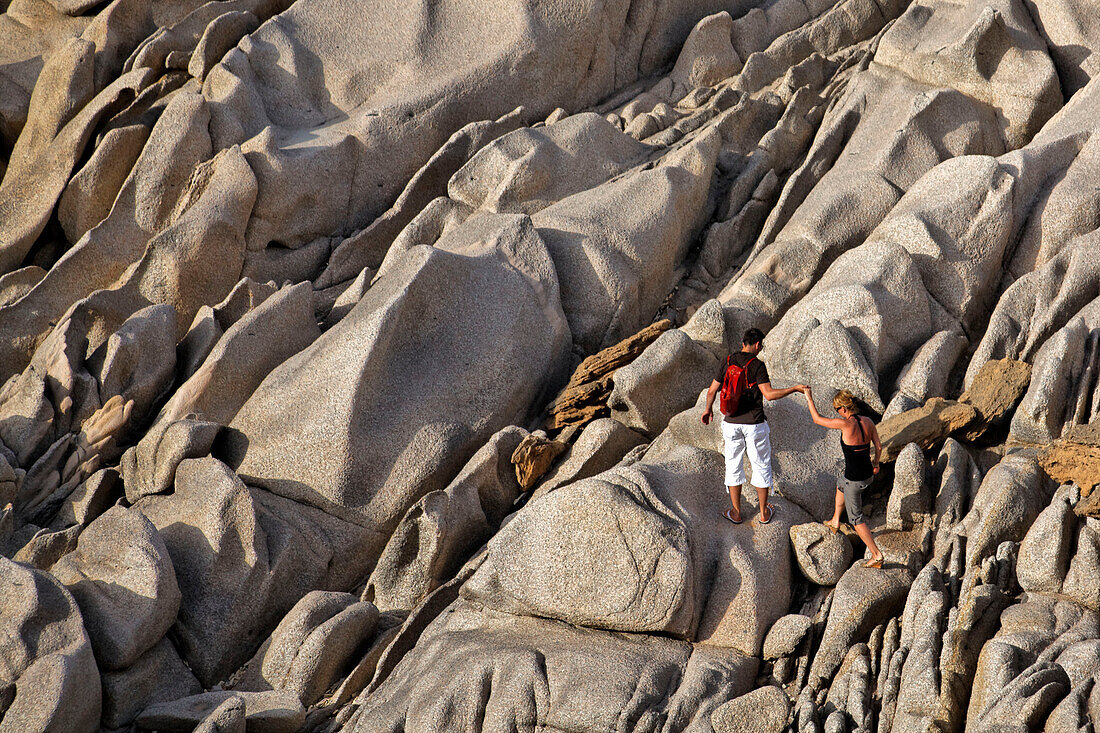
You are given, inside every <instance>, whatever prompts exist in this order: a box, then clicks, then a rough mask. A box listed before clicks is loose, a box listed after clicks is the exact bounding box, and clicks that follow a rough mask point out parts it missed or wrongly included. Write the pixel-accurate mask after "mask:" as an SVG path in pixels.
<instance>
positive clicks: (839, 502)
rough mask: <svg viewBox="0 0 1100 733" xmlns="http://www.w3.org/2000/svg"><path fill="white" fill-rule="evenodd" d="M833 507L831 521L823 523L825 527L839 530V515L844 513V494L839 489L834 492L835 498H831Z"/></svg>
mask: <svg viewBox="0 0 1100 733" xmlns="http://www.w3.org/2000/svg"><path fill="white" fill-rule="evenodd" d="M833 505H834V507H833V508H834V509H835V511H834V512H833V518H832V521H829V522H825V526H826V527H832V528H833V529H840V513H841V512H842V511H844V492H843V491H841V490H840V489H839V488H838V489H837V490H836V496H835V497H834V498H833Z"/></svg>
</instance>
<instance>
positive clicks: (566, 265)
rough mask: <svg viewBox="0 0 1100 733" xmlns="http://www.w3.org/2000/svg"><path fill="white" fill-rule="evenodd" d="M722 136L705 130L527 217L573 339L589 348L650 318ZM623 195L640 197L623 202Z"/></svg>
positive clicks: (702, 197) (669, 279) (699, 205)
mask: <svg viewBox="0 0 1100 733" xmlns="http://www.w3.org/2000/svg"><path fill="white" fill-rule="evenodd" d="M720 144H721V137H720V136H719V135H718V134H717V133H715V132H713V131H708V132H706V133H703V134H701V135H700V136H699V137H698V138H697V139H695V140H694V141H692V142H691V143H690V144H688V145H685V146H684V147H682V148H680V149H678V150H675V151H673V152H671V153H669V154H666V155H665V156H664V157H662V158H661V160H660V162H659V164H658V165H656V166H654V167H653V168H651V169H649V170H642V171H637V172H632V173H631V174H629V175H627V176H624V177H622V178H619V179H616V180H615V181H611V182H610V183H609V184H607V185H605V186H600V187H598V188H595V189H590V190H589V191H584V192H581V193H578V194H575V195H573V196H570V197H568V198H565V199H563V200H561V201H559V202H557V203H556V204H554V205H552V206H549V207H547V208H545V209H543V210H541V211H539V212H537V213H536V214H535V215H534V216H533V217H532V221H533V222H534V225H535V227H536V228H537V229H538V231H539V234H540V235H541V236H542V238H543V239H544V240H545V241H546V246H547V248H548V249H549V251H550V255H551V257H553V260H554V266H555V268H556V269H557V273H558V278H559V280H560V282H561V302H562V309H563V310H564V311H565V315H566V318H568V319H569V326H570V328H571V330H572V334H573V341H574V343H576V344H577V346H578V347H580V348H581V349H582V350H583V351H584V352H585V353H594V352H596V351H598V350H600V349H602V348H605V347H607V346H611V345H612V344H614V343H616V342H618V341H620V340H622V339H623V338H625V337H627V336H630V335H632V334H634V333H636V332H637V331H639V330H640V329H641V328H642V327H644V326H646V325H647V324H649V323H650V322H651V321H652V320H653V317H654V316H655V315H656V312H657V309H658V308H659V307H660V305H661V303H662V301H663V300H664V299H665V297H666V296H667V295H668V291H669V290H670V289H671V286H672V284H673V281H674V277H675V272H676V268H677V267H678V266H679V264H680V260H681V259H682V258H683V256H684V255H685V254H686V252H687V249H688V246H689V244H690V242H691V239H692V238H693V237H694V236H695V234H696V233H697V232H698V230H699V228H700V227H701V226H702V216H703V214H704V207H705V205H706V201H707V195H708V192H709V190H710V184H711V178H712V176H713V172H714V162H715V160H716V158H717V156H718V149H719V147H720ZM623 201H634V202H644V203H642V204H641V205H635V206H629V207H625V206H623V205H622V202H623Z"/></svg>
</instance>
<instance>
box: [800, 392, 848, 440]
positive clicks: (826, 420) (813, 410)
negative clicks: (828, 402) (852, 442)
mask: <svg viewBox="0 0 1100 733" xmlns="http://www.w3.org/2000/svg"><path fill="white" fill-rule="evenodd" d="M806 406H807V407H809V408H810V418H811V419H812V420H813V421H814V422H815V423H817V424H818V425H820V426H821V427H823V428H834V429H836V430H840V429H841V428H843V427H844V426H845V424H846V421H845V420H841V419H840V418H837V417H822V416H821V413H820V412H818V411H817V405H815V404H814V396H813V394H812V393H811V392H810V391H809V390H807V391H806Z"/></svg>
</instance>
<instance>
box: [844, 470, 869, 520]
mask: <svg viewBox="0 0 1100 733" xmlns="http://www.w3.org/2000/svg"><path fill="white" fill-rule="evenodd" d="M872 478H873V477H872ZM870 485H871V479H869V478H868V479H864V480H862V481H849V480H848V479H846V478H844V476H843V475H842V476H841V477H840V478H839V479H837V488H838V489H840V490H841V491H842V492H844V510H845V511H846V512H848V523H849V524H850V525H852V526H853V527H854V526H856V525H857V524H860V523H862V522H863V497H862V494H863V490H864V489H866V488H867V487H868V486H870Z"/></svg>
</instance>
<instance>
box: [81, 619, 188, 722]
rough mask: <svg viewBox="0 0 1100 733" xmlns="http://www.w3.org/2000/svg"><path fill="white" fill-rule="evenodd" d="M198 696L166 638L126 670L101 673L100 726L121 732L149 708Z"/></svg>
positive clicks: (185, 666)
mask: <svg viewBox="0 0 1100 733" xmlns="http://www.w3.org/2000/svg"><path fill="white" fill-rule="evenodd" d="M200 692H202V685H201V684H200V683H199V681H198V680H197V679H195V675H193V674H191V670H190V669H188V668H187V665H186V664H184V663H183V660H182V659H180V655H179V653H178V652H176V648H175V647H174V646H172V642H171V641H169V640H168V639H167V638H165V639H161V640H160V641H158V642H157V643H156V644H154V645H153V647H152V648H151V649H149V650H148V651H146V652H145V653H144V654H142V655H141V656H140V657H138V658H137V661H135V662H134V663H133V664H131V665H130V666H129V667H127V668H126V669H122V670H118V671H116V672H104V673H103V718H102V720H103V725H105V726H106V727H108V728H123V727H125V726H127V725H129V724H131V723H132V722H134V719H135V718H137V716H138V715H139V714H140V713H141V712H142V711H143V710H145V709H146V708H147V707H150V706H151V705H155V704H157V703H162V702H170V701H172V700H178V699H180V698H184V697H190V696H191V695H197V694H198V693H200Z"/></svg>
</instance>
